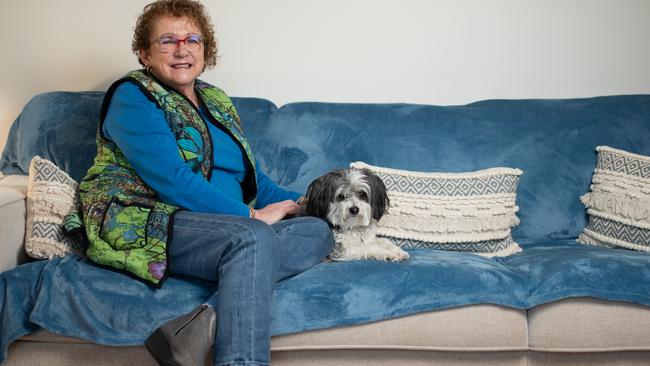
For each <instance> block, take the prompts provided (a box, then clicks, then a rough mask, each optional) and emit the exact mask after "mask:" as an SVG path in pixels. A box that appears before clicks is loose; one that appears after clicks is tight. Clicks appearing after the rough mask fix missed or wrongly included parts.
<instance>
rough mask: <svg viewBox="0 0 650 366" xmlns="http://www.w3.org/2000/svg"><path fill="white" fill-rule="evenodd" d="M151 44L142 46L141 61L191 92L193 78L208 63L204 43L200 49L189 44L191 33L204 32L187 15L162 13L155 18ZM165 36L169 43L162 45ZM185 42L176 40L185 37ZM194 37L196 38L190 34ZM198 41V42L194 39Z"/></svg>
mask: <svg viewBox="0 0 650 366" xmlns="http://www.w3.org/2000/svg"><path fill="white" fill-rule="evenodd" d="M151 35H152V37H153V38H152V39H150V41H151V42H152V43H151V45H150V46H149V47H148V48H146V49H142V50H140V58H141V60H142V62H143V63H144V64H145V65H146V66H147V67H148V68H149V69H150V70H151V71H152V72H153V74H154V75H155V76H156V77H157V78H159V79H160V80H161V81H162V82H164V83H165V84H168V85H169V86H171V87H173V88H174V89H177V90H178V91H180V92H181V93H183V94H185V95H188V96H189V94H188V93H190V92H191V90H192V89H193V88H194V80H195V79H196V78H197V77H198V76H199V75H200V74H201V72H203V67H204V65H205V60H204V47H205V45H204V44H203V43H202V42H201V44H200V47H199V48H198V50H194V51H192V50H191V47H190V46H188V42H190V40H188V39H187V37H190V36H192V35H199V36H201V32H200V31H199V29H198V27H197V26H196V25H195V24H194V22H193V21H192V20H190V19H189V18H187V17H180V18H176V17H169V16H166V17H162V18H160V19H158V20H157V21H155V22H154V24H153V28H152V31H151ZM161 39H164V40H165V42H164V43H166V44H167V46H164V47H163V46H162V45H161V42H159V41H160V40H161ZM183 39H185V40H186V42H182V41H179V42H176V43H175V44H174V41H175V40H183ZM190 39H195V38H190ZM194 43H196V42H194Z"/></svg>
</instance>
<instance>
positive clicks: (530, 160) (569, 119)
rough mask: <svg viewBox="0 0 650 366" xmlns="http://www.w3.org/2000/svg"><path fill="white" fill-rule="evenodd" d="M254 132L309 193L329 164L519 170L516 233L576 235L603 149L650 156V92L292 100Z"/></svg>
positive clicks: (287, 181) (291, 180)
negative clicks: (417, 101) (473, 99)
mask: <svg viewBox="0 0 650 366" xmlns="http://www.w3.org/2000/svg"><path fill="white" fill-rule="evenodd" d="M271 122H272V123H271V124H270V125H268V126H249V129H248V132H249V133H248V136H249V138H250V139H251V143H252V145H253V147H254V149H255V150H256V152H257V155H258V159H259V160H260V162H261V165H262V166H263V168H265V171H266V172H267V174H269V176H270V177H271V178H272V179H274V180H276V181H278V182H280V183H281V184H282V185H284V186H286V187H288V188H290V189H293V190H296V191H299V192H304V191H305V189H306V188H307V186H308V185H309V183H310V182H311V180H312V179H314V178H315V177H317V176H320V175H322V174H324V173H325V172H327V171H328V170H330V169H334V168H341V167H347V166H348V164H349V163H350V162H351V161H365V162H367V163H369V164H373V165H379V166H383V167H389V168H395V169H406V170H415V171H436V172H465V171H475V170H480V169H485V168H489V167H495V166H507V167H512V168H519V169H521V170H523V172H524V174H523V175H522V176H521V180H520V184H519V194H518V196H517V205H518V206H519V207H520V210H519V214H518V215H519V218H520V219H521V224H520V225H519V226H518V227H517V228H516V229H515V230H514V231H513V237H515V239H517V241H518V242H520V243H522V244H525V243H527V242H530V241H539V240H553V239H570V238H576V237H577V235H578V234H579V232H580V230H581V229H582V228H583V227H584V226H585V223H586V214H585V209H584V207H583V206H582V204H581V202H580V196H581V195H582V194H584V192H586V191H587V189H588V187H589V182H590V181H591V174H592V172H593V167H594V164H595V161H596V153H595V147H596V146H598V145H609V146H614V147H617V148H620V149H625V150H628V151H633V152H636V153H639V154H645V155H648V154H650V95H637V96H608V97H597V98H589V99H558V100H488V101H482V102H477V103H472V104H468V105H464V106H447V107H441V106H428V105H413V104H346V103H313V102H310V103H292V104H287V105H285V106H283V107H281V108H280V109H279V110H278V111H277V112H276V113H275V114H274V115H273V118H272V121H271Z"/></svg>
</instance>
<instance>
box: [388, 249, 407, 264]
mask: <svg viewBox="0 0 650 366" xmlns="http://www.w3.org/2000/svg"><path fill="white" fill-rule="evenodd" d="M407 259H409V254H408V252H406V251H404V250H402V249H401V248H398V250H397V251H395V252H393V253H390V254H389V256H388V260H389V261H391V262H402V261H405V260H407Z"/></svg>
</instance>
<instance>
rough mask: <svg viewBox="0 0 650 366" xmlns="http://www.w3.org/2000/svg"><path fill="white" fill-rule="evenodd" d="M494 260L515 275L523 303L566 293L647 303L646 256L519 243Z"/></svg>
mask: <svg viewBox="0 0 650 366" xmlns="http://www.w3.org/2000/svg"><path fill="white" fill-rule="evenodd" d="M522 246H523V249H524V250H523V252H522V253H519V254H516V255H513V256H510V257H505V258H497V259H495V260H497V261H498V262H500V263H502V264H503V265H504V266H505V267H507V268H509V269H510V270H512V271H513V272H515V273H518V274H519V275H520V276H521V278H522V282H523V284H524V286H525V287H526V293H527V295H526V301H525V302H526V307H528V308H532V307H534V306H537V305H540V304H545V303H549V302H552V301H556V300H561V299H565V298H568V297H582V296H588V297H594V298H599V299H601V300H610V301H626V302H631V303H636V304H641V305H645V306H650V255H648V253H644V252H637V251H632V250H627V249H612V248H602V247H596V246H591V245H582V244H578V243H576V242H575V240H571V241H554V242H550V243H546V244H543V243H540V244H532V245H531V244H529V245H522Z"/></svg>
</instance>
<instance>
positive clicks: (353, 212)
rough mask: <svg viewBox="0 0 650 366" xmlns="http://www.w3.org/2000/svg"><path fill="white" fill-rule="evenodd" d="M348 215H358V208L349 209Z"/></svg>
mask: <svg viewBox="0 0 650 366" xmlns="http://www.w3.org/2000/svg"><path fill="white" fill-rule="evenodd" d="M350 213H351V214H353V215H356V214H358V213H359V207H357V206H352V207H350Z"/></svg>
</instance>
